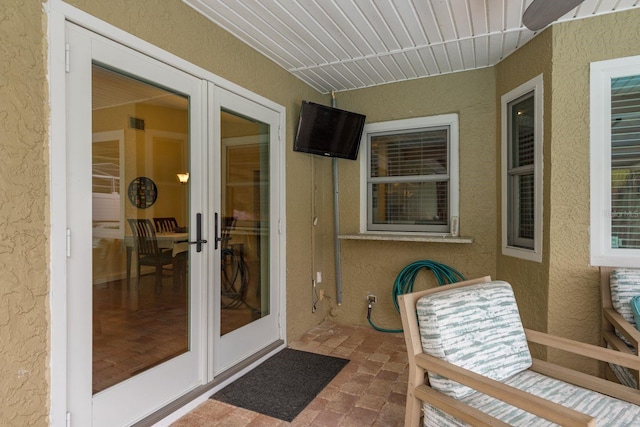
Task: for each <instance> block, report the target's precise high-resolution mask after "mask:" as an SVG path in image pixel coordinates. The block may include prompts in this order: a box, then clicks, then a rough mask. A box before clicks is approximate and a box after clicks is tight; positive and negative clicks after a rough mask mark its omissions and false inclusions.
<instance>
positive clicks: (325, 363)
mask: <svg viewBox="0 0 640 427" xmlns="http://www.w3.org/2000/svg"><path fill="white" fill-rule="evenodd" d="M347 363H349V360H347V359H341V358H338V357H332V356H325V355H322V354H315V353H308V352H306V351H300V350H293V349H290V348H285V349H284V350H282V351H281V352H279V353H277V354H276V355H274V356H273V357H271V358H270V359H268V360H266V361H265V362H263V363H262V364H261V365H260V366H257V367H256V368H254V369H253V370H251V371H249V372H248V373H246V374H245V375H244V376H242V377H240V378H238V379H237V380H235V381H234V382H232V383H231V384H229V385H228V386H226V387H225V388H223V389H222V390H220V391H219V392H217V393H216V394H214V395H213V396H211V399H215V400H219V401H220V402H225V403H228V404H230V405H233V406H238V407H241V408H245V409H248V410H250V411H254V412H259V413H261V414H264V415H268V416H270V417H273V418H278V419H281V420H284V421H289V422H291V421H293V419H294V418H295V417H296V416H297V415H298V414H299V413H300V412H301V411H302V410H303V409H304V408H305V407H306V406H307V405H308V404H309V403H310V402H311V401H312V400H313V399H314V398H315V397H316V395H317V394H318V393H320V391H322V389H323V388H324V387H325V386H326V385H327V384H329V382H330V381H331V380H332V379H333V377H335V376H336V375H337V374H338V372H340V370H342V368H343V367H344V366H345V365H346V364H347Z"/></svg>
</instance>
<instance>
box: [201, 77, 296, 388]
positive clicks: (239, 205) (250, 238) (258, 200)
mask: <svg viewBox="0 0 640 427" xmlns="http://www.w3.org/2000/svg"><path fill="white" fill-rule="evenodd" d="M209 105H210V109H209V110H210V113H209V117H210V119H211V122H212V124H213V126H211V127H210V131H211V136H210V140H212V141H220V144H219V146H216V147H215V148H214V149H213V150H212V159H211V162H212V163H213V164H218V165H220V168H216V169H210V170H211V171H212V176H211V177H210V183H211V186H212V192H213V194H217V195H219V196H218V197H213V198H212V201H213V206H212V207H211V210H212V211H213V212H215V214H214V215H216V216H217V218H218V219H217V224H218V228H219V230H220V239H219V241H218V242H216V244H217V250H216V253H215V254H214V256H213V257H214V262H213V264H214V265H215V266H216V270H215V272H214V274H213V276H214V277H219V278H220V280H218V281H215V282H214V283H215V284H216V287H215V289H214V292H213V295H214V296H215V298H214V304H213V309H212V313H213V319H214V320H213V322H212V325H213V329H212V331H211V333H212V337H213V339H212V343H213V345H212V348H211V352H212V354H213V358H212V362H213V367H212V371H213V374H214V375H216V374H219V373H220V372H223V371H225V370H226V369H228V368H230V367H232V366H234V365H236V364H237V363H239V362H241V361H242V360H244V359H246V358H247V357H249V356H251V355H253V354H255V353H256V352H257V351H259V350H262V349H264V348H265V347H267V346H268V345H270V344H273V343H274V342H276V341H278V340H280V339H282V338H283V337H282V329H281V326H280V315H281V307H280V304H281V301H280V299H281V298H280V297H281V292H282V282H283V280H282V278H281V277H280V275H279V274H280V273H279V268H278V267H279V262H278V261H279V259H281V257H280V255H281V253H280V251H279V239H280V236H279V233H278V228H279V226H278V224H279V221H280V218H281V216H280V204H279V203H278V201H279V200H281V199H282V197H281V196H280V186H279V185H278V183H279V182H280V181H281V179H280V177H281V174H280V172H281V170H280V169H281V168H278V167H277V166H276V165H278V159H279V157H280V156H279V152H280V149H281V141H280V138H279V127H280V126H279V118H280V116H279V113H277V112H276V111H274V110H272V109H270V108H267V107H264V106H262V105H260V104H258V103H256V102H253V101H251V100H248V99H247V98H245V97H242V96H239V95H237V94H234V93H232V92H229V91H227V90H224V89H222V88H219V87H216V86H214V85H213V84H210V85H209ZM214 222H215V218H214Z"/></svg>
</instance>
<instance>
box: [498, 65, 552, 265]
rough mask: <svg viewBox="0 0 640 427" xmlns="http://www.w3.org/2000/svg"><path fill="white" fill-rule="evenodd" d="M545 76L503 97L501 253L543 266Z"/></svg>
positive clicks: (536, 78) (501, 101) (539, 76)
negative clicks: (543, 107)
mask: <svg viewBox="0 0 640 427" xmlns="http://www.w3.org/2000/svg"><path fill="white" fill-rule="evenodd" d="M543 89H544V84H543V79H542V74H540V75H538V76H536V77H534V78H532V79H531V80H529V81H528V82H525V83H523V84H521V85H520V86H518V87H517V88H515V89H513V90H511V91H510V92H508V93H506V94H504V95H502V97H501V100H500V103H501V129H502V131H501V140H502V149H501V158H502V161H501V172H502V173H501V178H502V179H501V180H502V182H501V193H502V206H501V212H502V224H501V225H502V236H501V240H502V253H503V254H504V255H508V256H513V257H517V258H522V259H526V260H529V261H535V262H542V176H543V173H542V172H543V171H542V166H543V164H542V142H543V138H542V131H543V122H542V117H543V115H542V104H543V102H542V101H543Z"/></svg>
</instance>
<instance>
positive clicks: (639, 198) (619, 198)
mask: <svg viewBox="0 0 640 427" xmlns="http://www.w3.org/2000/svg"><path fill="white" fill-rule="evenodd" d="M611 247H612V248H624V249H637V248H640V76H625V77H620V78H614V79H611Z"/></svg>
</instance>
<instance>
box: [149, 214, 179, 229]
mask: <svg viewBox="0 0 640 427" xmlns="http://www.w3.org/2000/svg"><path fill="white" fill-rule="evenodd" d="M153 224H154V225H155V227H156V231H157V232H158V233H173V232H174V231H175V229H176V228H178V221H177V220H176V219H175V218H173V217H168V218H153Z"/></svg>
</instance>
